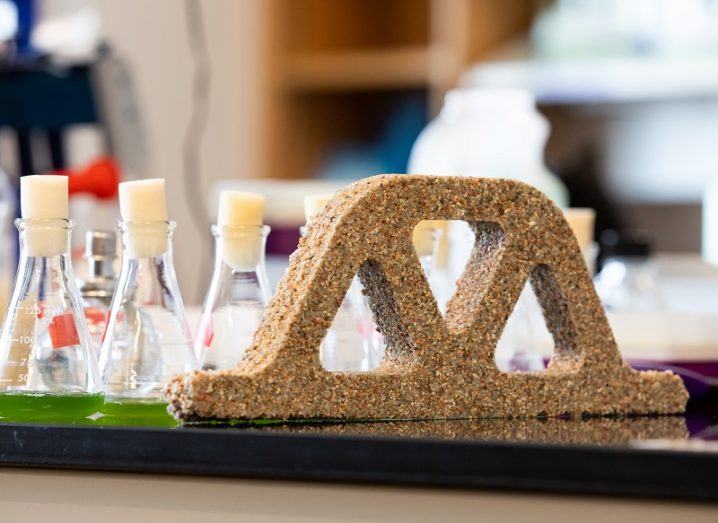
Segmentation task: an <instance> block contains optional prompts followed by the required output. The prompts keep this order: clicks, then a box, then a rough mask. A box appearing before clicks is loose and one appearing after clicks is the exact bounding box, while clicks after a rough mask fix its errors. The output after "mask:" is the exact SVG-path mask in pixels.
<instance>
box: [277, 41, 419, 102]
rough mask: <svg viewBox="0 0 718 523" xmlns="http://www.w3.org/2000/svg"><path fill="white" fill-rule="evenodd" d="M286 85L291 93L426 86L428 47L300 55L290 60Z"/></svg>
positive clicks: (285, 68)
mask: <svg viewBox="0 0 718 523" xmlns="http://www.w3.org/2000/svg"><path fill="white" fill-rule="evenodd" d="M282 70H283V73H282V83H283V85H284V87H285V88H286V89H290V90H302V91H308V90H314V91H321V90H327V91H330V90H352V89H385V88H406V87H424V86H426V85H427V84H428V83H429V81H430V74H429V71H430V50H429V48H428V47H427V46H415V47H402V48H389V49H372V50H354V51H325V52H321V53H318V52H313V53H297V54H293V55H290V56H289V57H287V59H286V62H285V64H284V67H283V68H282Z"/></svg>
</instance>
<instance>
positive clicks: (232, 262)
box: [212, 225, 270, 304]
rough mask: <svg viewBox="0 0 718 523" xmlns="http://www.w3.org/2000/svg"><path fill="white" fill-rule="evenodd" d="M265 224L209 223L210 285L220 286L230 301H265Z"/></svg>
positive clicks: (266, 288) (267, 288) (266, 290)
mask: <svg viewBox="0 0 718 523" xmlns="http://www.w3.org/2000/svg"><path fill="white" fill-rule="evenodd" d="M269 231H270V228H269V227H268V226H266V225H257V226H234V227H228V226H224V227H219V226H216V225H215V226H213V227H212V234H213V235H214V237H215V243H216V256H215V268H214V276H213V286H214V287H217V288H218V289H219V288H224V289H225V291H223V292H227V293H228V294H226V296H227V298H228V299H229V301H230V302H233V303H241V302H261V303H265V304H266V302H267V301H269V298H270V291H269V284H268V281H267V272H266V267H265V246H266V242H267V236H268V235H269Z"/></svg>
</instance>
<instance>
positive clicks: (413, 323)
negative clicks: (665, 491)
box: [166, 175, 688, 419]
mask: <svg viewBox="0 0 718 523" xmlns="http://www.w3.org/2000/svg"><path fill="white" fill-rule="evenodd" d="M425 219H430V220H464V221H466V222H468V223H469V224H470V226H471V227H472V228H473V230H474V232H475V233H476V244H475V246H474V250H473V254H472V257H471V260H470V261H469V263H468V265H467V268H466V270H465V272H464V274H463V276H462V277H461V278H460V280H459V282H458V283H457V289H456V293H455V295H454V296H453V297H452V299H451V300H450V302H449V304H448V306H447V311H446V317H445V318H444V317H442V315H441V313H440V312H439V310H438V308H437V305H436V301H435V300H434V297H433V295H432V293H431V290H430V289H429V286H428V283H427V281H426V278H425V276H424V273H423V271H422V270H421V267H420V265H419V260H418V258H417V255H416V252H415V250H414V247H413V245H412V231H413V228H414V226H415V225H416V224H417V223H418V222H419V221H420V220H425ZM357 272H358V273H359V276H360V278H361V281H362V283H363V284H364V286H365V289H366V293H367V295H368V298H369V304H370V307H371V309H372V312H373V314H374V317H375V319H376V323H377V325H378V329H379V330H380V331H381V333H382V334H383V336H384V339H385V341H386V345H387V348H386V356H385V359H384V361H383V362H382V365H381V366H380V368H379V369H377V370H376V371H372V372H362V373H346V372H329V371H326V370H324V369H323V368H322V366H321V364H320V361H319V346H320V344H321V342H322V340H323V338H324V336H325V334H326V332H327V329H328V328H329V327H330V325H331V323H332V320H333V318H334V315H335V313H336V311H337V309H338V307H339V305H340V304H341V302H342V299H343V298H344V295H345V294H346V292H347V289H348V288H349V284H350V282H351V280H352V278H353V276H354V275H355V274H356V273H357ZM527 279H530V281H531V284H532V285H533V288H534V291H535V293H536V295H537V297H538V299H539V302H540V304H541V307H542V309H543V312H544V316H545V318H546V324H547V326H548V328H549V331H551V333H552V334H553V337H554V341H555V353H554V356H553V358H552V359H551V362H550V364H549V366H548V368H547V369H546V370H545V371H542V372H535V373H504V372H501V371H499V370H498V369H497V368H496V366H495V364H494V350H495V348H496V343H497V341H498V339H499V337H500V336H501V332H502V331H503V328H504V325H505V324H506V320H507V319H508V317H509V315H510V313H511V311H512V310H513V308H514V306H515V304H516V301H517V299H518V297H519V294H520V293H521V290H522V289H523V287H524V284H525V282H526V281H527ZM166 393H167V397H168V399H169V402H170V410H171V411H172V412H173V413H174V414H175V415H176V416H178V417H180V418H183V419H197V418H220V419H227V418H235V419H241V418H281V419H311V418H341V419H384V418H388V419H437V418H465V417H485V416H539V415H541V416H543V415H546V416H555V415H562V414H573V415H578V414H594V415H604V414H648V413H679V412H683V411H684V410H685V405H686V401H687V398H688V395H687V392H686V390H685V387H684V386H683V382H682V381H681V379H680V378H679V377H678V376H676V375H674V374H672V373H670V372H653V371H651V372H637V371H635V370H633V369H632V368H631V367H630V366H629V365H628V364H627V363H625V362H624V361H623V359H622V358H621V355H620V353H619V351H618V349H617V347H616V343H615V341H614V338H613V334H612V332H611V329H610V327H609V325H608V322H607V321H606V316H605V314H604V311H603V308H602V307H601V303H600V301H599V299H598V296H597V295H596V292H595V290H594V287H593V284H592V282H591V278H590V277H589V274H588V270H587V269H586V265H585V263H584V260H583V257H582V256H581V252H580V250H579V246H578V244H577V242H576V239H575V237H574V235H573V233H572V232H571V229H570V227H569V225H568V223H567V222H566V220H565V218H564V215H563V213H562V212H561V210H560V209H559V208H558V207H556V206H555V205H554V204H553V203H552V202H551V201H550V200H549V199H548V198H546V197H545V196H544V195H543V194H542V193H541V192H539V191H537V190H536V189H533V188H532V187H530V186H528V185H526V184H523V183H520V182H515V181H507V180H498V179H476V178H454V177H435V176H414V175H382V176H375V177H372V178H368V179H365V180H362V181H360V182H357V183H355V184H353V185H351V186H349V187H348V188H346V189H345V190H343V191H341V192H339V193H337V194H336V196H334V198H332V200H331V201H330V202H329V203H328V204H327V205H326V206H325V207H324V209H323V211H322V212H321V213H320V214H319V215H317V216H316V217H315V218H314V220H313V221H312V224H311V225H310V227H309V231H308V234H307V236H306V238H304V239H303V240H302V242H301V244H300V246H299V249H298V250H297V251H296V252H295V253H294V254H293V255H292V257H291V261H290V266H289V269H288V271H287V273H286V274H285V275H284V278H283V279H282V281H281V282H280V284H279V286H278V288H277V292H276V294H275V296H274V298H273V299H272V301H271V303H270V304H269V306H268V309H267V312H266V314H265V317H264V321H263V323H262V325H261V326H260V327H259V329H258V330H257V333H256V334H255V338H254V342H253V345H252V347H251V348H250V349H249V350H248V351H247V355H246V357H245V359H244V360H243V361H242V362H241V363H240V364H239V365H238V366H237V367H236V368H235V369H232V370H226V371H201V372H193V373H190V374H187V375H182V376H177V377H175V378H174V379H173V380H172V381H171V382H170V383H169V384H168V386H167V388H166Z"/></svg>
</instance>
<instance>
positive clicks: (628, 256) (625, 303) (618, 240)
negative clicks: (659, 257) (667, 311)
mask: <svg viewBox="0 0 718 523" xmlns="http://www.w3.org/2000/svg"><path fill="white" fill-rule="evenodd" d="M601 251H602V255H603V264H602V265H603V266H602V268H601V271H600V272H599V273H598V275H597V276H596V278H595V279H594V283H595V284H596V292H598V295H599V297H600V298H601V301H602V302H603V305H604V306H605V307H606V309H608V310H609V311H652V310H658V309H660V308H662V305H663V304H662V300H661V296H660V293H659V289H658V282H657V278H658V270H657V267H656V265H655V263H654V262H653V259H652V258H651V246H650V243H649V242H648V241H647V240H645V239H644V238H640V237H637V236H635V235H634V236H631V235H627V234H619V233H617V232H616V231H613V230H607V231H604V232H603V234H602V235H601Z"/></svg>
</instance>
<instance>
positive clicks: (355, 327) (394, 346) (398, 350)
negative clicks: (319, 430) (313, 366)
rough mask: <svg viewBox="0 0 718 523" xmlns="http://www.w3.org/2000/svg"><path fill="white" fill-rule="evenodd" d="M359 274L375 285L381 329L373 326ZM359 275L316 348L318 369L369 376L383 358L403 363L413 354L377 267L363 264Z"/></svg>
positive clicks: (387, 284) (402, 323) (374, 324)
mask: <svg viewBox="0 0 718 523" xmlns="http://www.w3.org/2000/svg"><path fill="white" fill-rule="evenodd" d="M359 273H362V278H363V279H364V280H365V281H367V279H372V280H373V281H375V282H376V285H375V292H376V293H378V294H377V295H376V296H375V298H376V299H377V300H378V301H379V302H381V304H382V305H381V307H382V310H383V313H384V316H385V318H384V325H383V326H382V327H381V328H379V327H378V326H377V324H376V321H377V320H376V319H375V316H374V314H373V313H372V310H371V308H370V305H369V299H370V298H369V295H368V293H367V292H366V291H365V289H364V287H363V284H362V280H361V279H360V277H359ZM359 273H357V274H356V275H355V276H354V278H353V279H352V282H351V284H350V286H349V289H348V290H347V293H346V295H345V297H344V300H343V301H342V303H341V305H340V306H339V308H338V309H337V312H336V314H335V315H334V319H333V320H332V325H331V327H330V328H329V329H328V330H327V334H326V336H325V337H324V339H323V340H322V343H321V345H320V351H319V359H320V362H321V365H322V367H323V368H324V369H325V370H328V371H330V372H369V371H373V370H376V369H377V368H378V367H379V366H380V365H381V364H382V362H383V361H384V359H385V358H388V359H391V360H394V361H396V362H400V363H405V362H406V361H408V360H409V359H411V357H412V355H413V352H414V347H413V345H412V343H411V341H410V340H411V336H409V334H408V333H407V330H406V327H405V325H404V322H403V320H402V318H401V317H400V316H399V314H398V312H397V307H396V304H395V302H394V296H393V293H392V290H391V284H390V283H389V282H388V281H387V279H386V277H385V276H384V271H383V270H382V268H381V264H380V263H379V262H377V261H375V260H367V261H365V262H364V263H363V264H362V266H361V268H360V269H359ZM380 330H381V331H382V332H385V333H386V334H387V336H386V337H385V336H384V335H382V334H381V333H380V332H379V331H380Z"/></svg>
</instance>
